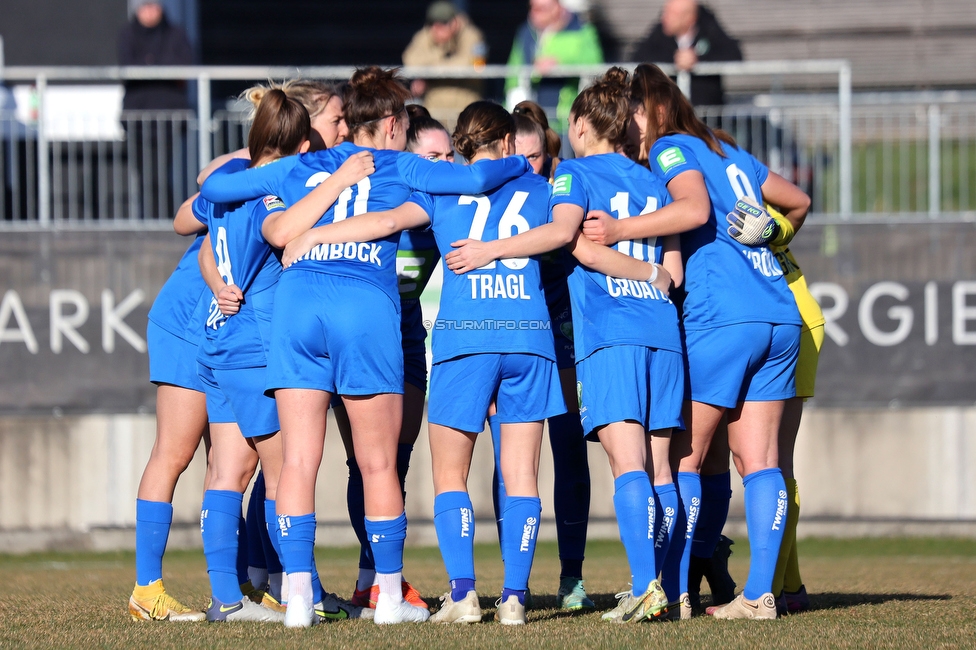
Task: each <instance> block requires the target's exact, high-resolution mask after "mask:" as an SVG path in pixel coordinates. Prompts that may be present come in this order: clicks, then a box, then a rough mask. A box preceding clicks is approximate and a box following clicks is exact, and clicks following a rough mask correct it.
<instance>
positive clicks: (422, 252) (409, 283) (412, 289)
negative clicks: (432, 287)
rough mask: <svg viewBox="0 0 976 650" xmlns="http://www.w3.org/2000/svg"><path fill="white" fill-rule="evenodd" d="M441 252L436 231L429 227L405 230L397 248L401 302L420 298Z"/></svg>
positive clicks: (401, 234)
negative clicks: (438, 247) (438, 250)
mask: <svg viewBox="0 0 976 650" xmlns="http://www.w3.org/2000/svg"><path fill="white" fill-rule="evenodd" d="M439 259H440V254H439V253H438V252H437V241H435V239H434V233H433V232H431V231H430V230H427V229H423V230H421V229H416V230H404V231H403V232H401V233H400V245H399V247H398V248H397V281H398V283H399V289H400V302H401V303H404V302H407V301H411V300H420V294H422V293H423V292H424V289H425V288H426V287H427V283H428V282H430V276H431V274H432V273H433V272H434V267H435V266H437V260H439Z"/></svg>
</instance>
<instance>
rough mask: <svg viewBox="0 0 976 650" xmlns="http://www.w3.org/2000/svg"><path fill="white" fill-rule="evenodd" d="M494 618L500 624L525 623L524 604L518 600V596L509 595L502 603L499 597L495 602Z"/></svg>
mask: <svg viewBox="0 0 976 650" xmlns="http://www.w3.org/2000/svg"><path fill="white" fill-rule="evenodd" d="M495 606H496V607H497V608H498V609H496V610H495V620H496V621H498V622H499V623H501V624H502V625H525V605H523V604H522V603H520V602H519V599H518V596H516V595H514V594H513V595H511V596H509V597H508V600H506V601H505V602H504V603H503V602H502V599H501V598H499V599H498V602H497V603H495Z"/></svg>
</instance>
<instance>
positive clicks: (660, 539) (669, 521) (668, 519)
mask: <svg viewBox="0 0 976 650" xmlns="http://www.w3.org/2000/svg"><path fill="white" fill-rule="evenodd" d="M672 526H674V508H671V507H667V508H665V509H664V523H663V525H662V526H661V529H660V530H659V531H657V539H655V540H654V548H662V547H663V546H664V542H665V541H667V538H668V531H669V530H671V528H672Z"/></svg>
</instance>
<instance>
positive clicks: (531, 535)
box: [502, 496, 542, 604]
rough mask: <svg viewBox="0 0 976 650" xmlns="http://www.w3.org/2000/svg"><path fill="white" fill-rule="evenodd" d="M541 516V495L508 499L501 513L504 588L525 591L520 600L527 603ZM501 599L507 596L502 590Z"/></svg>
mask: <svg viewBox="0 0 976 650" xmlns="http://www.w3.org/2000/svg"><path fill="white" fill-rule="evenodd" d="M541 518H542V501H541V500H540V499H539V497H514V496H508V497H506V498H505V512H504V513H502V529H503V530H504V531H505V532H504V534H503V535H502V560H503V561H504V562H505V582H504V583H503V584H504V587H505V589H508V590H512V591H514V592H522V595H521V597H520V599H519V602H521V603H523V604H524V603H525V590H526V589H528V588H529V573H531V571H532V558H533V557H534V556H535V543H536V538H537V537H538V535H539V520H540V519H541ZM502 593H503V596H502V601H503V602H504V601H505V599H507V596H505V595H504V593H505V592H502Z"/></svg>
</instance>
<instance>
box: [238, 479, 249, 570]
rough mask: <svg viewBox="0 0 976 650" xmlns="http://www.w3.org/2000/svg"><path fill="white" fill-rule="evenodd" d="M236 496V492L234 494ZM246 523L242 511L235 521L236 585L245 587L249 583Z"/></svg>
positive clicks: (242, 503) (242, 497) (242, 500)
mask: <svg viewBox="0 0 976 650" xmlns="http://www.w3.org/2000/svg"><path fill="white" fill-rule="evenodd" d="M235 494H236V492H235ZM241 505H242V506H243V505H244V495H243V494H242V495H241ZM247 542H248V539H247V522H246V521H244V513H243V511H242V512H241V513H240V515H238V519H237V584H239V585H246V584H248V583H250V582H251V577H250V576H248V575H247V562H248V556H249V555H250V553H249V551H248V546H249V545H248V543H247Z"/></svg>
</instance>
